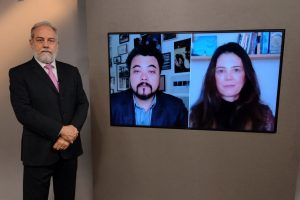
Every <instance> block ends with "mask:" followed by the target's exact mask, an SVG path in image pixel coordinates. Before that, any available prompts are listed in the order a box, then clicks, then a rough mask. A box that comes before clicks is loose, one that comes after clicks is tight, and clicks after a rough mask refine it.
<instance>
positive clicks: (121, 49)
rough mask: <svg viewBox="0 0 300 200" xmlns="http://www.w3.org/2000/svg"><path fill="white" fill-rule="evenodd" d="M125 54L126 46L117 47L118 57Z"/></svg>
mask: <svg viewBox="0 0 300 200" xmlns="http://www.w3.org/2000/svg"><path fill="white" fill-rule="evenodd" d="M126 53H127V44H123V45H120V46H118V55H123V54H126Z"/></svg>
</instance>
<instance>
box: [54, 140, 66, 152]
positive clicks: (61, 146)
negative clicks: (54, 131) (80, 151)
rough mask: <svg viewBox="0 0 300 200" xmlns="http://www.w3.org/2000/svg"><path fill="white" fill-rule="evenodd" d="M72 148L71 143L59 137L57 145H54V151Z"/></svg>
mask: <svg viewBox="0 0 300 200" xmlns="http://www.w3.org/2000/svg"><path fill="white" fill-rule="evenodd" d="M69 146H70V143H69V142H68V141H66V140H65V139H63V138H62V137H59V138H58V139H57V140H56V142H55V144H54V145H53V149H55V150H58V151H59V150H66V149H67V148H68V147H69Z"/></svg>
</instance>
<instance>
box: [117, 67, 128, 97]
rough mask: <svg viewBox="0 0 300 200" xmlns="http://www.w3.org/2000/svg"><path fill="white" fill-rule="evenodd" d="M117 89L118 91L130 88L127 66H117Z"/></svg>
mask: <svg viewBox="0 0 300 200" xmlns="http://www.w3.org/2000/svg"><path fill="white" fill-rule="evenodd" d="M117 87H118V91H123V90H126V89H128V88H129V69H128V67H127V65H126V64H120V65H117Z"/></svg>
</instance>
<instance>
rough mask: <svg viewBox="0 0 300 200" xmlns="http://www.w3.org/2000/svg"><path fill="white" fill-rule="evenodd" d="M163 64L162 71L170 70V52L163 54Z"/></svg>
mask: <svg viewBox="0 0 300 200" xmlns="http://www.w3.org/2000/svg"><path fill="white" fill-rule="evenodd" d="M163 57H164V64H163V66H162V68H161V69H162V70H167V69H171V52H167V53H163Z"/></svg>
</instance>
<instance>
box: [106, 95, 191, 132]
mask: <svg viewBox="0 0 300 200" xmlns="http://www.w3.org/2000/svg"><path fill="white" fill-rule="evenodd" d="M110 106H111V107H110V109H111V125H117V126H135V111H134V102H133V93H132V90H131V89H129V90H126V91H122V92H119V93H114V94H111V105H110ZM187 124H188V112H187V109H186V107H185V106H184V104H183V101H182V100H181V99H179V98H177V97H174V96H172V95H169V94H165V93H162V92H158V93H157V94H156V104H155V106H154V107H153V110H152V116H151V126H152V127H163V128H186V127H187Z"/></svg>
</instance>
